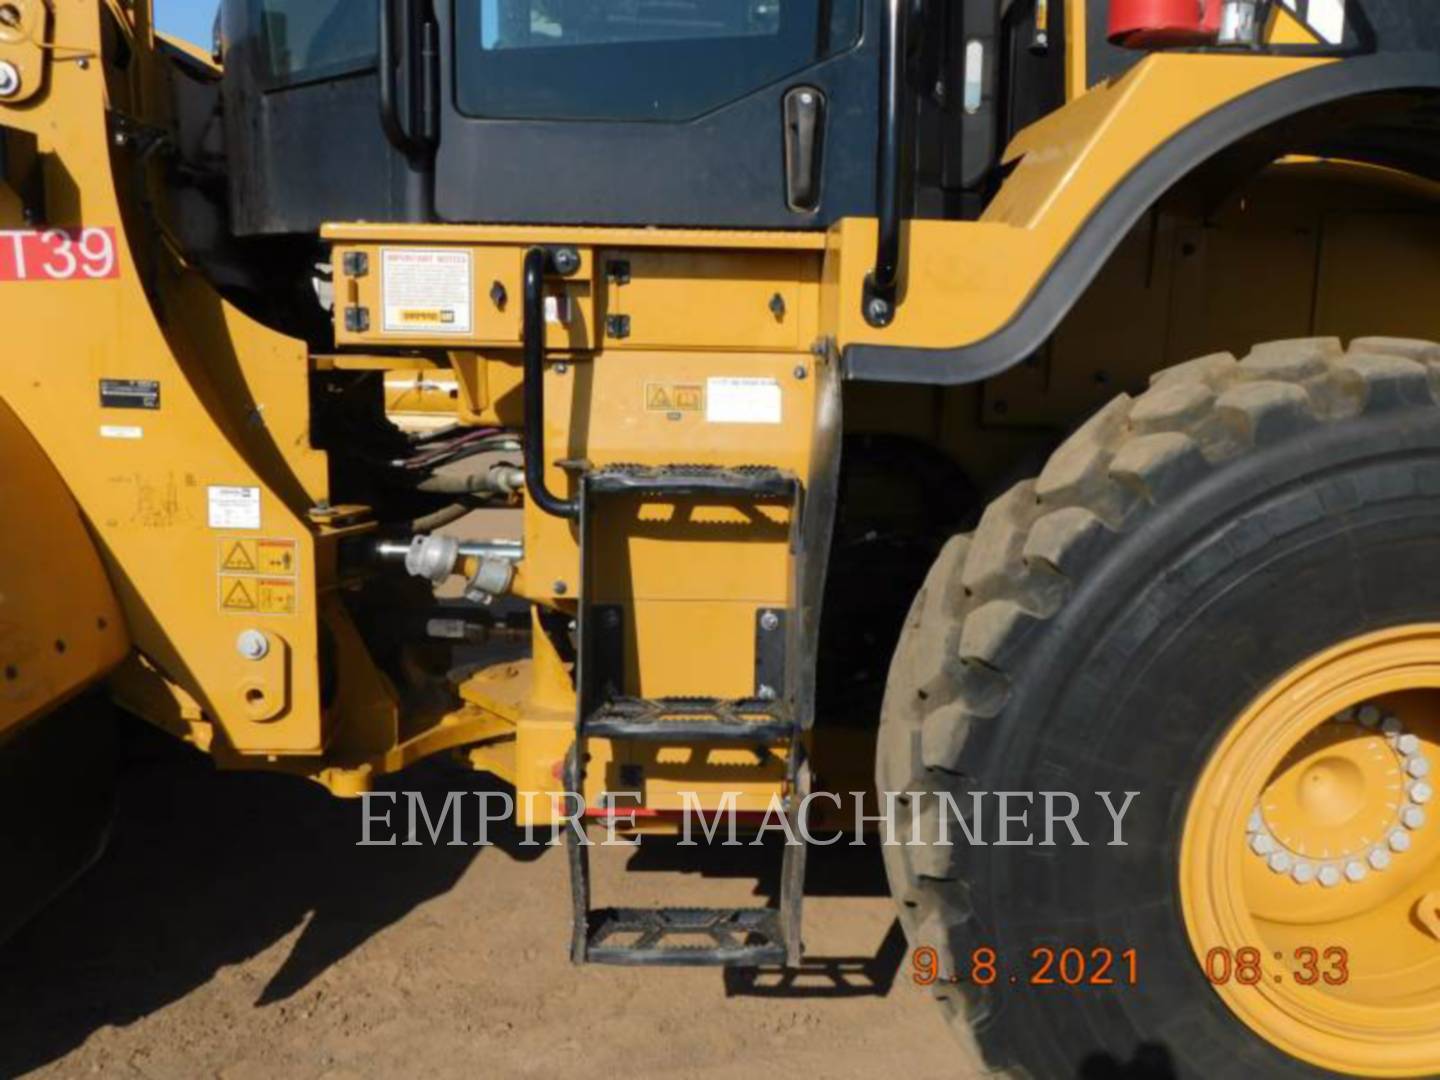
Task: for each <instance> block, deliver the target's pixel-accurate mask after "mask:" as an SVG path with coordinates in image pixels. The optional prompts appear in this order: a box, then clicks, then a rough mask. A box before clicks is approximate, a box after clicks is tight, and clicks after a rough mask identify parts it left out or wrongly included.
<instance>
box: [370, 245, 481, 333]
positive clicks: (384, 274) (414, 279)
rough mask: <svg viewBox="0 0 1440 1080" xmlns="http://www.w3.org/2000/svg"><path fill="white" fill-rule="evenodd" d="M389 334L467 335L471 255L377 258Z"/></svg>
mask: <svg viewBox="0 0 1440 1080" xmlns="http://www.w3.org/2000/svg"><path fill="white" fill-rule="evenodd" d="M380 263H381V283H380V287H381V291H382V293H383V294H384V297H383V303H384V306H385V332H386V333H388V334H468V333H470V332H471V331H472V329H473V321H474V320H473V317H472V315H473V312H472V308H473V305H474V297H475V288H474V281H473V277H474V274H473V272H472V268H471V264H470V252H468V251H450V250H446V249H441V248H437V249H427V248H397V249H388V250H385V251H382V252H381V260H380Z"/></svg>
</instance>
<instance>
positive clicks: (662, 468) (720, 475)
mask: <svg viewBox="0 0 1440 1080" xmlns="http://www.w3.org/2000/svg"><path fill="white" fill-rule="evenodd" d="M585 482H586V485H587V486H588V487H589V489H590V490H591V491H592V492H594V493H596V494H601V495H672V496H691V495H729V496H733V497H738V498H747V499H790V500H793V499H795V498H796V497H797V495H798V493H799V488H800V485H799V481H798V480H797V479H796V478H795V474H794V473H790V472H786V471H785V470H783V469H777V468H774V467H772V466H769V465H741V466H736V467H733V468H732V467H724V466H718V465H606V466H602V467H601V468H599V469H596V470H594V471H593V472H590V473H588V474H586V477H585Z"/></svg>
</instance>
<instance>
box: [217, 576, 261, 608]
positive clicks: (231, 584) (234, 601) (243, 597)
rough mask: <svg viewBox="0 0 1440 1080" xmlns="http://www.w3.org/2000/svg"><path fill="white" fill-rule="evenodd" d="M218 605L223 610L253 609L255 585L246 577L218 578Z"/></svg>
mask: <svg viewBox="0 0 1440 1080" xmlns="http://www.w3.org/2000/svg"><path fill="white" fill-rule="evenodd" d="M220 607H221V609H222V610H224V611H255V610H257V609H256V606H255V585H254V583H253V582H251V581H249V580H247V579H246V578H225V577H222V578H221V579H220Z"/></svg>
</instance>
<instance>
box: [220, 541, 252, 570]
mask: <svg viewBox="0 0 1440 1080" xmlns="http://www.w3.org/2000/svg"><path fill="white" fill-rule="evenodd" d="M224 568H225V569H226V570H254V569H255V563H254V561H253V560H252V559H251V558H250V553H249V552H248V551H246V550H245V545H244V544H242V543H241V542H240V541H238V540H237V541H235V544H234V546H233V547H231V548H230V554H228V555H226V556H225V566H224Z"/></svg>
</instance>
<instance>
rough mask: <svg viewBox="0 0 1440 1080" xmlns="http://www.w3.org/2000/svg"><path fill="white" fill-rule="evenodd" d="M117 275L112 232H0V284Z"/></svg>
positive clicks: (24, 230)
mask: <svg viewBox="0 0 1440 1080" xmlns="http://www.w3.org/2000/svg"><path fill="white" fill-rule="evenodd" d="M119 276H120V269H119V266H118V265H117V261H116V258H115V230H114V229H23V230H18V229H17V230H0V281H100V280H103V279H105V278H115V277H119Z"/></svg>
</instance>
